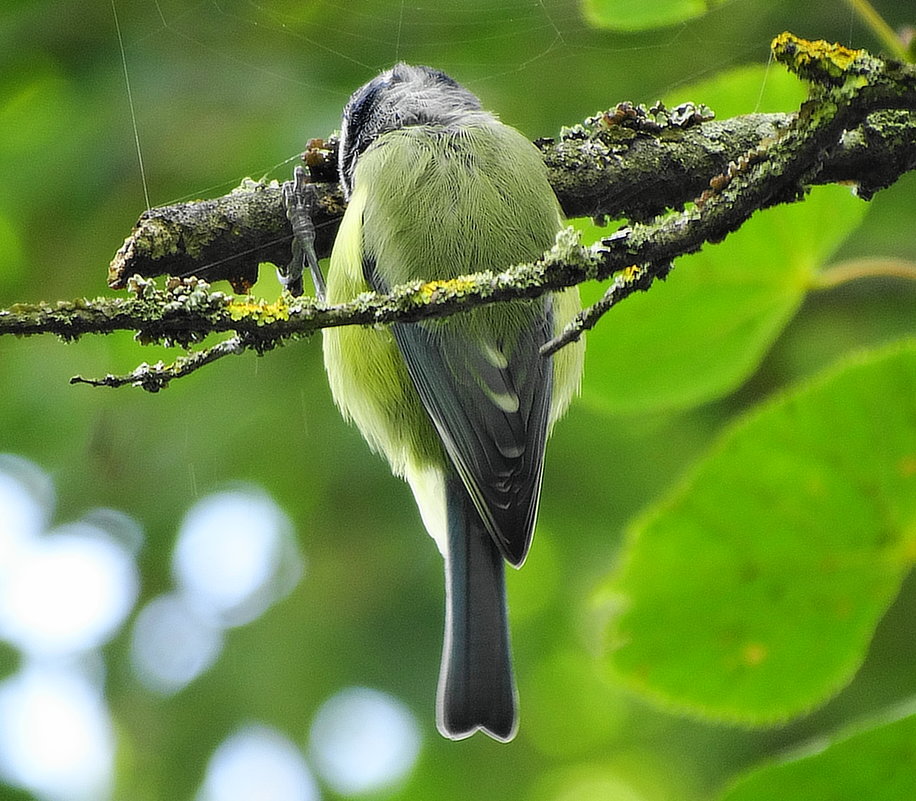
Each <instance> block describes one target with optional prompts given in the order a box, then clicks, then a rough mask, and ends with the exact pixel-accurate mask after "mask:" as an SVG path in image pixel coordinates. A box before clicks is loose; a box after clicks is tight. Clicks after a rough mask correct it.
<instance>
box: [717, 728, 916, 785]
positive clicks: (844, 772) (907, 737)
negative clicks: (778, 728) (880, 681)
mask: <svg viewBox="0 0 916 801" xmlns="http://www.w3.org/2000/svg"><path fill="white" fill-rule="evenodd" d="M816 747H817V750H816V751H815V752H814V753H811V752H808V753H807V754H805V755H804V756H798V757H796V758H794V759H789V760H787V761H785V762H780V763H777V764H774V765H768V766H766V767H763V768H759V769H758V770H755V771H752V772H750V773H748V774H746V775H745V776H743V777H742V778H741V779H739V780H738V782H737V783H736V784H735V786H734V787H732V789H731V790H730V791H728V792H726V793H725V795H723V796H722V798H721V801H773V799H779V801H863V799H868V801H902V799H904V798H916V715H912V714H911V715H908V716H907V717H902V718H899V719H897V720H893V721H891V722H884V723H883V724H882V725H878V726H875V727H874V728H870V729H867V730H864V731H859V732H857V733H856V734H853V735H852V736H846V737H844V738H842V739H838V740H836V741H835V742H833V743H831V744H830V745H828V746H827V747H826V748H824V747H823V743H817V746H816Z"/></svg>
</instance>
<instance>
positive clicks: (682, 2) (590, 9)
mask: <svg viewBox="0 0 916 801" xmlns="http://www.w3.org/2000/svg"><path fill="white" fill-rule="evenodd" d="M724 2H725V0H651V2H648V3H639V2H633V0H583V3H582V10H583V13H584V14H585V18H586V19H587V20H588V22H589V23H591V24H592V25H594V26H595V27H597V28H608V29H610V30H613V31H640V30H645V29H647V28H659V27H662V26H664V25H674V24H676V23H678V22H684V21H685V20H688V19H693V18H694V17H701V16H703V15H704V14H705V13H706V12H707V11H709V10H710V9H711V8H713V7H715V6H717V5H721V4H722V3H724Z"/></svg>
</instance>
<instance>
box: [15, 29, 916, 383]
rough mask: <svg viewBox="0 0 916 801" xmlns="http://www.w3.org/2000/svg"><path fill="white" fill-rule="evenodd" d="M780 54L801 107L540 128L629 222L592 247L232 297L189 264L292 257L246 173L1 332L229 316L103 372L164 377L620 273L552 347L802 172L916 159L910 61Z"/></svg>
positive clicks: (844, 175)
mask: <svg viewBox="0 0 916 801" xmlns="http://www.w3.org/2000/svg"><path fill="white" fill-rule="evenodd" d="M773 52H774V55H775V58H776V59H777V60H778V61H779V62H781V63H783V64H785V65H786V66H787V67H788V68H789V69H790V70H792V71H793V72H795V73H796V74H798V75H799V76H800V77H802V78H803V79H805V80H806V81H808V83H809V86H810V96H809V99H808V100H807V101H806V102H805V103H804V104H803V105H802V106H801V108H800V109H799V110H798V111H797V112H795V113H794V114H781V115H749V116H748V117H738V118H734V119H733V120H725V121H722V122H718V121H714V120H710V119H709V114H708V110H706V109H705V108H704V107H702V106H692V105H690V104H687V105H685V106H684V107H678V108H676V109H670V110H669V109H665V108H664V107H662V106H655V107H652V108H650V109H645V108H640V107H635V106H632V105H631V104H619V105H618V106H617V107H616V108H614V109H612V110H610V111H608V112H605V113H604V114H600V115H596V116H595V117H592V118H589V119H588V120H586V121H585V122H584V123H583V124H581V125H579V126H574V127H573V128H570V129H566V130H564V132H563V134H562V135H561V136H560V138H559V139H558V140H540V141H539V142H538V143H537V144H538V146H539V147H540V148H541V150H542V152H543V153H544V157H545V161H546V163H547V165H548V169H549V170H550V175H551V179H552V182H553V186H554V188H555V190H556V191H557V195H558V197H559V198H560V200H561V203H562V204H563V206H564V209H565V210H566V211H567V213H568V214H570V215H571V216H574V215H575V216H578V215H581V214H588V215H591V216H595V217H604V216H608V217H614V218H620V217H626V218H628V219H629V220H630V223H631V225H630V226H629V227H626V228H624V229H621V230H619V231H617V232H616V233H614V234H612V235H611V236H609V237H607V238H605V239H604V240H602V241H601V242H599V243H597V244H596V245H594V246H592V247H591V248H584V247H582V246H581V245H580V244H579V243H578V240H577V239H576V237H575V235H574V234H573V233H571V232H570V231H566V232H563V233H561V234H560V235H559V236H558V240H557V244H556V246H555V247H554V248H552V249H551V251H549V252H548V253H546V254H544V256H543V257H542V258H541V259H539V260H537V261H536V262H533V263H531V264H522V265H514V266H511V267H509V268H508V269H507V270H506V271H505V272H503V273H498V274H494V273H480V274H475V275H472V276H465V277H463V278H461V279H456V280H454V281H435V282H430V283H423V282H414V283H413V284H410V285H407V286H402V287H398V288H395V289H394V290H393V291H392V292H391V293H390V294H388V295H376V294H373V293H366V294H365V295H362V296H360V297H359V298H355V299H354V300H352V301H351V302H349V303H346V304H341V305H337V306H325V305H323V304H320V303H318V302H317V301H315V300H314V299H310V298H292V297H289V296H284V297H283V298H282V299H281V301H279V302H278V303H276V304H268V303H266V302H264V301H260V300H256V299H252V298H248V297H244V298H234V297H232V296H230V295H227V294H225V293H221V292H213V291H211V290H210V288H209V286H208V284H207V283H205V282H204V280H197V279H206V281H211V280H216V279H218V278H221V279H229V280H232V281H233V283H234V285H235V286H236V287H246V286H250V284H251V283H252V282H253V279H254V277H255V276H256V271H257V265H258V263H259V262H261V261H273V262H275V263H276V262H280V263H282V262H283V261H285V260H286V259H287V258H288V255H289V239H290V236H291V232H290V231H289V227H288V224H287V223H286V220H285V215H284V214H283V210H282V205H281V202H280V189H279V187H278V186H274V187H271V186H267V187H265V186H261V185H251V184H250V185H247V186H245V187H243V188H241V189H240V190H238V191H236V192H235V193H233V194H231V195H229V196H227V197H226V198H218V199H216V200H213V201H202V202H199V203H195V204H182V205H181V206H180V207H176V206H172V207H164V208H161V209H154V210H152V211H150V212H147V213H146V214H145V215H144V216H143V217H142V218H141V220H140V222H139V223H138V226H137V228H136V229H135V231H134V232H133V234H132V235H131V237H129V238H128V240H127V242H126V243H125V246H124V248H122V250H121V251H119V254H118V256H116V259H115V261H114V262H113V265H112V272H111V273H110V283H111V284H112V285H113V286H118V287H121V286H128V287H129V288H130V289H131V290H132V293H131V296H130V297H128V298H117V299H112V298H101V299H97V300H95V301H85V300H84V301H76V302H72V303H58V304H54V305H50V304H37V305H34V306H25V305H19V306H15V307H13V308H11V309H8V310H5V311H0V334H3V333H15V334H37V333H55V334H58V335H59V336H62V337H64V338H73V337H75V336H79V335H82V334H86V333H109V332H111V331H114V330H119V329H129V330H134V331H136V332H137V333H138V336H139V337H140V338H141V339H143V340H147V341H150V340H155V341H164V342H166V343H168V344H176V345H181V346H184V347H191V346H192V345H194V344H195V343H197V342H200V341H201V340H202V339H203V337H204V336H206V335H207V334H209V333H213V332H222V331H225V332H233V336H232V338H231V339H228V340H226V341H225V342H224V343H221V344H220V345H217V346H215V347H214V348H211V349H208V350H205V351H200V352H198V353H197V354H192V355H191V356H186V357H181V358H180V359H179V360H178V361H176V363H175V364H174V365H172V366H165V365H154V366H152V367H151V366H149V365H146V366H145V369H141V368H138V370H139V371H140V372H139V373H138V372H137V371H134V373H132V374H130V375H129V376H122V377H120V378H119V377H115V376H112V377H108V378H107V379H101V380H100V381H98V382H96V383H101V384H103V385H107V386H118V385H122V384H126V383H130V384H136V385H139V386H142V387H144V388H146V389H160V388H162V387H163V386H165V385H167V383H168V381H169V380H171V379H173V378H176V377H181V376H183V375H187V374H188V373H190V372H193V370H195V369H197V368H198V367H200V366H202V365H203V364H207V363H209V362H211V361H213V360H214V359H216V358H220V357H221V356H223V355H229V354H230V353H241V352H243V351H245V350H249V349H254V350H256V351H258V352H264V351H266V350H269V349H271V348H273V347H275V346H276V345H278V344H280V343H282V342H283V341H285V340H287V339H289V338H292V337H301V336H305V335H308V334H309V333H311V332H313V331H315V330H318V329H320V328H324V327H329V326H336V325H352V324H385V323H391V322H396V321H413V320H418V319H423V318H426V317H431V316H444V315H447V314H453V313H457V312H460V311H461V310H464V309H468V308H473V307H475V306H479V305H482V304H485V303H494V302H501V301H505V300H510V299H516V298H530V297H535V296H537V295H539V294H542V293H544V292H547V291H550V290H555V289H561V288H563V287H567V286H572V285H573V284H577V283H581V282H584V281H586V280H604V279H607V278H613V282H612V284H611V286H610V288H609V289H608V291H607V293H606V295H605V297H604V298H603V299H602V301H601V302H600V303H599V304H596V306H595V307H593V308H592V309H589V310H586V311H584V312H583V313H582V314H581V315H580V316H579V317H578V318H577V319H576V320H575V321H574V322H573V324H572V325H571V326H570V328H569V329H568V330H567V331H565V332H563V334H562V335H561V336H560V337H559V338H558V340H556V341H555V342H553V343H550V345H549V346H548V348H547V350H548V351H552V350H555V349H556V348H558V347H560V346H562V345H563V344H564V343H566V342H569V341H571V340H573V339H575V338H576V337H578V336H580V335H581V333H582V332H583V331H584V330H587V329H588V328H590V327H592V326H593V325H594V324H595V322H596V321H597V320H598V318H600V316H601V315H602V314H604V313H605V312H606V311H608V310H609V309H610V308H612V307H613V306H614V305H616V304H617V303H618V302H620V301H621V300H623V299H624V298H626V297H628V296H629V295H630V294H633V293H634V292H637V291H644V290H646V289H648V288H649V287H650V286H651V285H652V283H653V282H654V281H655V280H656V279H659V278H663V277H665V276H666V275H667V273H668V271H669V270H670V269H671V264H672V262H673V261H674V260H675V259H676V258H678V257H679V256H682V255H685V254H687V253H692V252H695V251H697V250H699V249H700V248H701V247H702V246H703V245H705V244H707V243H715V242H718V241H720V240H721V239H723V238H725V237H726V236H727V235H728V234H729V233H731V232H732V231H734V230H736V229H737V228H739V227H740V226H741V225H742V224H743V223H744V222H745V221H746V220H747V219H748V218H749V217H750V216H751V215H752V214H754V213H755V212H756V211H758V210H761V209H765V208H768V207H770V206H773V205H776V204H778V203H784V202H792V201H795V200H799V199H801V198H803V197H804V195H805V193H806V192H807V190H808V189H809V188H810V187H811V186H812V185H815V184H819V183H828V182H834V181H852V182H855V183H856V184H857V186H858V190H859V194H860V195H862V196H863V197H866V198H867V197H870V196H871V195H872V194H874V192H876V191H878V190H879V189H881V188H884V187H886V186H889V185H890V184H891V183H893V182H894V181H895V180H896V179H897V178H899V177H900V176H901V175H902V174H904V173H905V172H907V171H909V170H911V169H913V168H914V167H916V69H914V68H913V67H912V66H910V65H904V64H899V63H897V62H892V61H882V60H881V59H878V58H875V57H874V56H872V55H870V54H869V53H867V52H866V51H864V50H851V49H849V48H845V47H843V46H842V45H835V44H830V43H827V42H808V41H806V40H803V39H799V38H798V37H795V36H793V35H792V34H788V33H785V34H781V35H780V36H778V37H776V39H774V41H773ZM333 148H334V143H333V141H330V142H328V143H324V142H321V141H318V142H316V143H313V145H312V147H311V148H310V151H309V153H308V154H307V156H308V158H307V164H308V165H309V169H310V171H311V174H312V178H313V180H316V181H319V184H318V187H317V188H318V197H319V202H318V210H317V219H316V220H315V226H316V230H317V232H318V239H317V241H316V248H317V249H318V252H319V255H326V254H327V253H328V252H329V250H330V248H331V245H332V243H333V233H334V231H335V230H336V223H337V221H338V220H339V217H340V216H341V214H342V212H343V208H344V207H343V200H342V197H341V195H340V192H339V189H338V188H337V186H336V184H333V183H331V182H330V179H329V175H330V174H331V173H332V171H333ZM650 164H654V166H653V167H651V168H650V167H648V166H646V165H650ZM650 170H654V172H651V174H650ZM650 178H651V180H650ZM640 190H641V191H640ZM666 211H667V213H665V214H663V213H662V212H666ZM198 213H199V215H200V216H199V217H197V216H196V215H197V214H198ZM655 215H659V216H655ZM198 222H199V223H200V228H197V227H195V226H197V225H198ZM187 226H190V227H191V229H192V230H191V231H189V230H188V228H187ZM170 264H177V265H179V268H178V269H173V268H172V267H170V266H168V265H170ZM161 272H175V273H179V274H181V275H183V276H185V277H184V278H178V279H170V280H169V281H168V282H167V284H166V286H165V288H164V289H159V288H157V287H156V286H155V284H153V283H151V282H149V281H147V280H146V279H144V278H132V277H131V276H133V274H134V273H138V274H139V275H140V276H144V275H146V276H148V275H154V274H158V273H161ZM192 275H196V276H197V278H191V277H190V276H192Z"/></svg>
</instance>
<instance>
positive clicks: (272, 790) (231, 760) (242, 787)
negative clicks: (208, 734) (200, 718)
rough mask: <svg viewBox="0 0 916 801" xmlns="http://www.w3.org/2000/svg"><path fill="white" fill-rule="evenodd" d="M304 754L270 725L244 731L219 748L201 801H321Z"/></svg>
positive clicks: (252, 726) (211, 763) (253, 726)
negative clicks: (269, 726)
mask: <svg viewBox="0 0 916 801" xmlns="http://www.w3.org/2000/svg"><path fill="white" fill-rule="evenodd" d="M318 798H319V794H318V788H317V786H316V785H315V780H314V779H313V778H312V774H311V773H310V772H309V769H308V766H307V765H306V764H305V759H304V758H303V756H302V754H301V753H300V752H299V750H298V749H297V748H296V746H295V745H293V743H292V742H290V740H289V739H288V738H286V737H284V736H283V735H282V734H280V733H279V732H277V731H275V730H274V729H271V728H268V727H267V726H261V725H251V726H246V727H245V728H243V729H240V730H239V731H237V732H236V733H235V734H233V735H231V736H230V737H229V738H228V739H226V740H225V741H224V742H223V743H222V744H221V745H220V746H219V748H217V749H216V751H215V752H214V754H213V756H212V757H211V758H210V764H209V765H208V766H207V775H206V778H205V779H204V783H203V786H202V787H201V790H200V792H199V793H198V796H197V801H318Z"/></svg>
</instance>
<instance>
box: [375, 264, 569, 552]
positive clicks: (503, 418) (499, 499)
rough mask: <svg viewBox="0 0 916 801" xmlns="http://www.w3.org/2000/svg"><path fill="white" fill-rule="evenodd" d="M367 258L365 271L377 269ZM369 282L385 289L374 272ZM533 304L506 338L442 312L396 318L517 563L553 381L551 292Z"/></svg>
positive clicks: (473, 488) (444, 425) (431, 400)
mask: <svg viewBox="0 0 916 801" xmlns="http://www.w3.org/2000/svg"><path fill="white" fill-rule="evenodd" d="M367 266H368V267H369V269H368V270H367V275H373V274H375V271H374V270H372V269H371V265H367ZM372 283H373V284H374V288H375V289H376V290H377V291H382V292H384V291H388V289H390V287H385V286H384V285H383V284H382V282H380V281H379V280H378V278H377V275H376V278H375V279H374V281H372ZM531 307H532V308H531V310H530V312H529V313H528V314H526V315H524V316H522V319H521V321H520V325H518V327H517V328H516V329H515V330H514V331H513V332H512V334H514V336H512V341H511V342H509V341H502V342H501V341H499V339H498V338H497V337H496V336H486V335H485V334H480V333H479V332H475V329H474V328H473V327H468V326H465V325H456V324H455V323H454V322H452V321H448V320H445V321H437V322H434V323H398V324H395V325H393V326H392V330H393V333H394V338H395V341H396V342H397V344H398V348H399V349H400V351H401V354H402V355H403V357H404V361H405V363H406V365H407V371H408V373H409V375H410V378H411V380H412V381H413V384H414V386H415V387H416V389H417V393H418V394H419V396H420V400H421V401H422V403H423V406H424V408H425V409H426V411H427V413H428V414H429V416H430V419H431V420H432V422H433V425H434V426H435V428H436V431H437V432H438V434H439V437H440V439H441V440H442V443H443V445H444V446H445V450H446V453H447V454H448V456H449V458H450V459H451V461H452V464H453V465H454V466H455V469H456V470H457V472H458V474H459V475H460V476H461V479H462V481H463V482H464V485H465V487H467V490H468V492H469V494H470V495H471V498H472V499H473V501H474V505H475V506H476V507H477V510H478V512H479V513H480V516H481V517H482V518H483V521H484V523H485V524H486V527H487V529H488V530H489V532H490V534H491V535H492V536H493V538H494V540H495V541H496V544H497V545H498V546H499V549H500V551H501V552H502V553H503V555H504V556H505V558H506V559H507V560H508V561H509V562H511V563H512V564H515V565H518V564H521V562H522V561H523V560H524V558H525V554H526V553H527V551H528V546H529V545H530V543H531V534H532V531H533V528H534V521H535V517H536V515H537V505H538V497H539V495H540V488H541V474H542V472H543V466H544V446H545V441H546V438H547V418H548V410H549V406H550V393H551V383H552V363H551V360H550V359H548V358H544V357H543V356H541V355H540V347H541V345H543V344H544V343H545V342H546V341H547V340H548V338H549V335H550V331H551V328H552V325H551V315H550V313H549V301H545V300H539V301H533V302H532V303H531ZM470 314H474V312H470ZM509 316H510V317H512V315H509ZM516 319H518V315H516ZM475 333H476V334H477V336H475Z"/></svg>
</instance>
